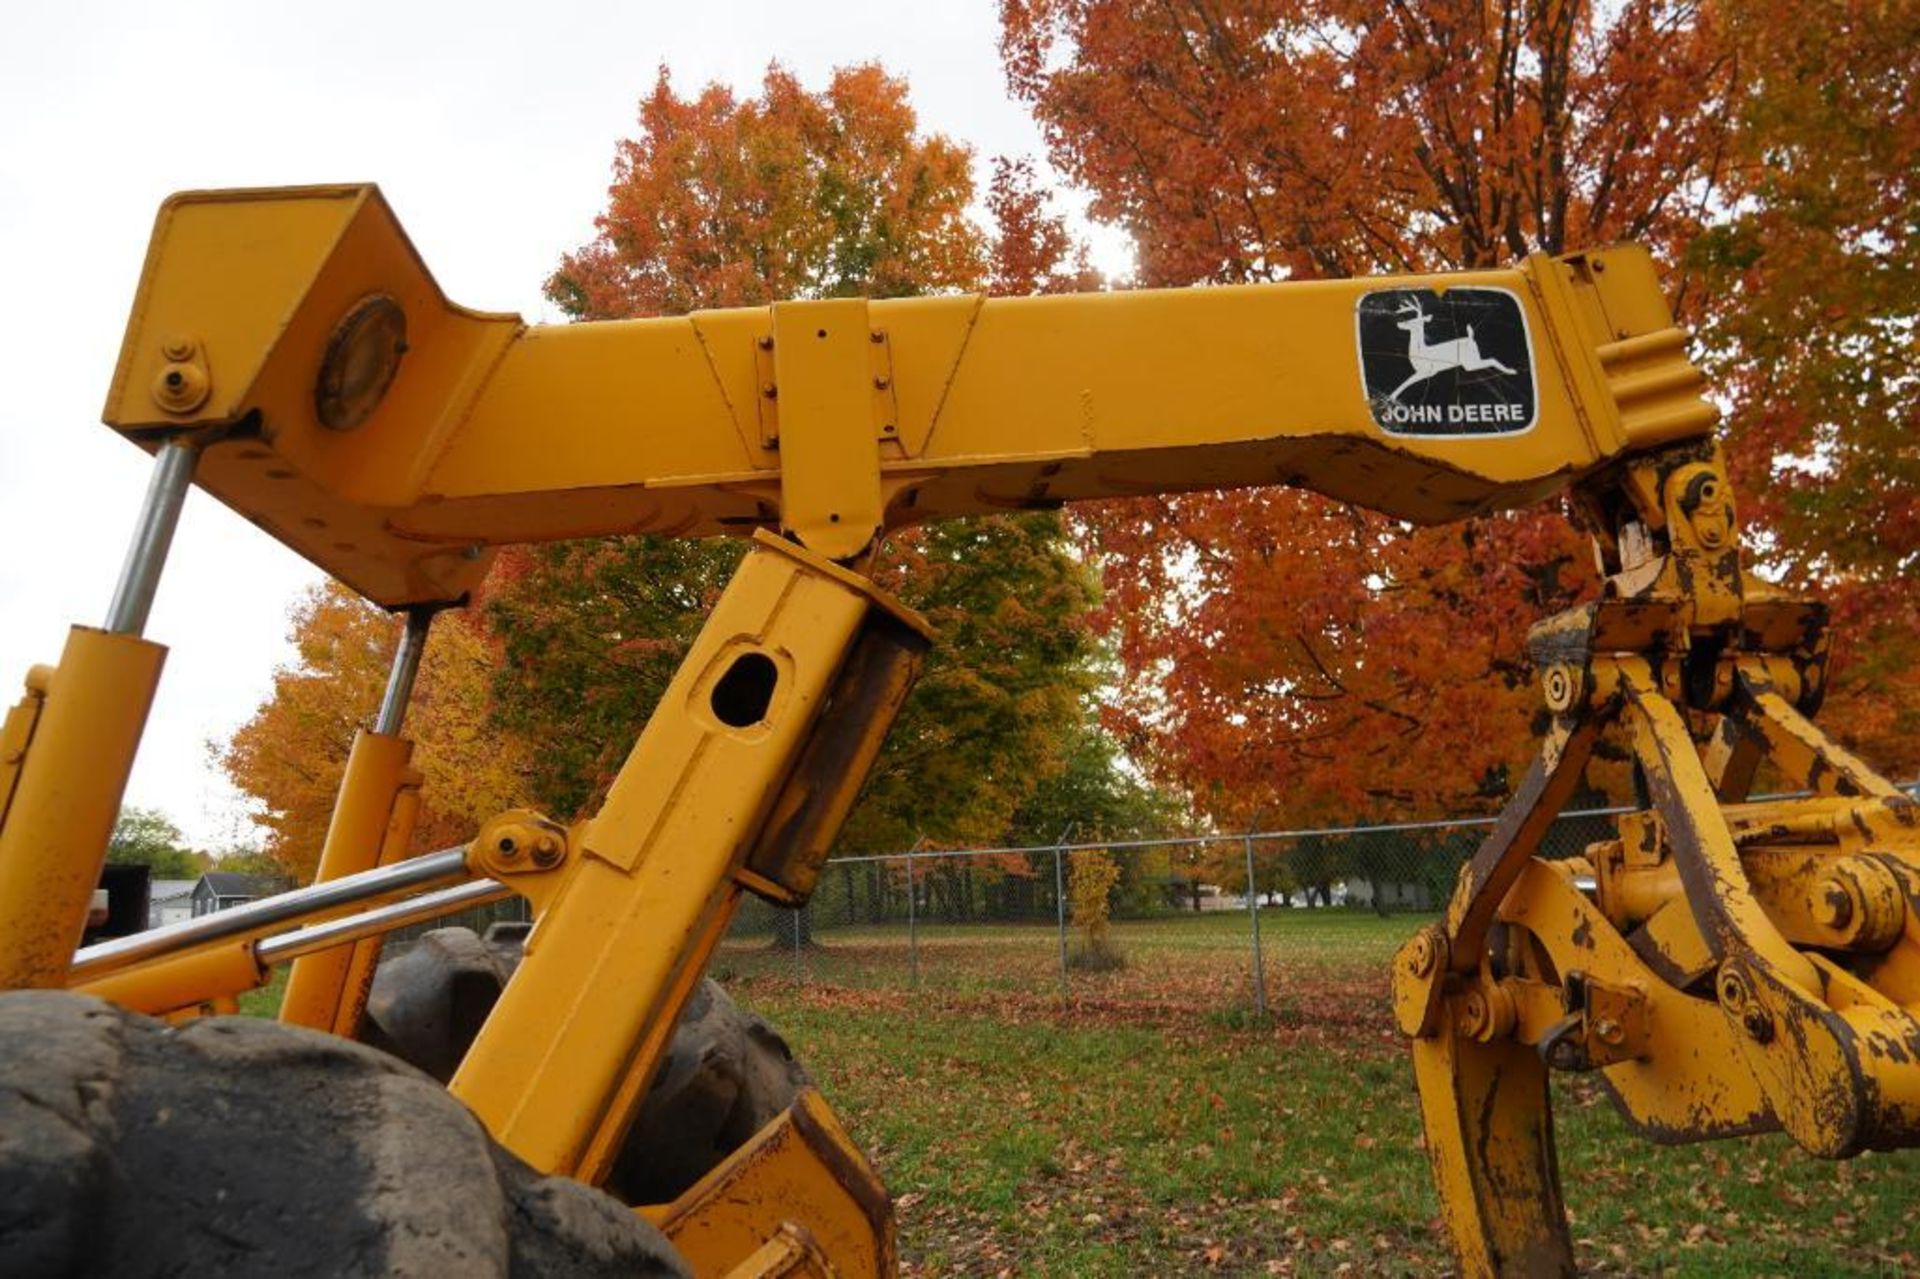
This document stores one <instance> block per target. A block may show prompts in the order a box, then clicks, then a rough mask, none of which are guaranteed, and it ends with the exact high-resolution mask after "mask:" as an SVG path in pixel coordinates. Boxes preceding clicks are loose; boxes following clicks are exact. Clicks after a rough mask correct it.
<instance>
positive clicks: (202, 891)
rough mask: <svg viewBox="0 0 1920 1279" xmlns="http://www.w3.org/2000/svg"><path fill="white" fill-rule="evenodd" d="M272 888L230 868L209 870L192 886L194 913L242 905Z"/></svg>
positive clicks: (255, 899) (211, 912) (201, 913)
mask: <svg viewBox="0 0 1920 1279" xmlns="http://www.w3.org/2000/svg"><path fill="white" fill-rule="evenodd" d="M272 891H273V890H272V889H271V888H270V887H268V886H267V885H266V884H263V883H262V882H261V881H260V880H259V879H257V878H255V877H254V876H252V875H242V874H239V873H238V872H236V871H230V870H210V871H208V872H207V873H206V874H204V875H202V876H201V877H200V882H199V883H197V884H195V885H194V886H193V898H192V900H193V913H194V915H196V916H198V915H211V914H213V913H214V912H215V911H222V910H230V909H232V908H233V907H235V906H244V905H246V904H247V903H248V902H250V901H257V900H259V899H260V898H262V897H266V896H268V895H269V894H271V893H272Z"/></svg>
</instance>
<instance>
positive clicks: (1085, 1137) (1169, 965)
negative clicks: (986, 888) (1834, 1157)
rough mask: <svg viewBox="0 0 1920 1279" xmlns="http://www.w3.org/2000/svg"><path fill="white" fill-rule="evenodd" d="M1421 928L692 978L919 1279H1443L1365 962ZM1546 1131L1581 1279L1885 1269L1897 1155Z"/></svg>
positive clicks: (1220, 935)
mask: <svg viewBox="0 0 1920 1279" xmlns="http://www.w3.org/2000/svg"><path fill="white" fill-rule="evenodd" d="M1422 922H1423V921H1422V920H1420V919H1418V918H1410V917H1406V916H1401V917H1396V918H1391V919H1385V920H1382V919H1378V918H1375V917H1373V916H1369V915H1364V914H1350V913H1347V912H1337V911H1314V912H1307V911H1273V912H1268V913H1266V914H1263V916H1262V930H1263V939H1262V940H1263V951H1264V955H1263V958H1264V965H1263V966H1264V968H1265V971H1266V975H1267V988H1268V995H1269V1000H1270V1004H1271V1007H1272V1013H1273V1015H1272V1016H1271V1017H1270V1018H1268V1019H1266V1020H1261V1019H1258V1018H1255V1017H1254V1016H1252V1015H1251V1008H1250V998H1249V997H1250V973H1251V964H1250V963H1249V960H1248V956H1247V938H1246V919H1245V917H1244V916H1230V915H1206V916H1199V917H1192V916H1189V917H1183V918H1178V919H1173V920H1167V921H1154V922H1143V923H1121V924H1118V925H1116V927H1115V934H1116V937H1117V938H1118V940H1119V943H1120V946H1121V948H1122V950H1123V951H1124V952H1125V954H1126V955H1127V959H1128V964H1127V967H1126V968H1125V969H1123V970H1122V971H1120V972H1116V973H1111V974H1095V973H1080V972H1073V973H1071V974H1070V977H1069V982H1070V985H1069V988H1068V990H1069V994H1068V997H1067V998H1064V999H1063V998H1062V996H1061V987H1060V976H1059V968H1058V950H1057V939H1056V937H1055V934H1054V933H1053V931H1052V930H1051V929H1049V928H1044V927H1041V928H1034V927H1032V926H1024V925H1022V926H997V927H995V926H988V927H971V928H969V927H961V928H953V927H934V928H928V929H923V930H922V931H921V934H920V938H919V943H920V956H919V958H920V982H919V985H918V987H917V988H915V987H914V986H913V985H912V981H911V978H912V974H911V971H910V968H909V966H908V962H907V954H906V949H905V938H904V930H902V929H898V928H894V929H881V930H873V929H859V930H852V929H849V930H823V931H821V932H819V933H818V934H816V941H817V942H818V945H816V946H815V947H813V948H811V949H809V950H808V951H807V952H806V953H805V956H804V959H805V963H806V967H807V971H808V973H809V975H810V977H811V978H812V979H813V980H814V981H815V982H816V983H819V982H820V981H821V979H822V978H823V977H826V976H829V975H832V974H836V973H846V974H851V975H852V980H846V981H843V982H841V984H839V985H836V986H831V987H830V986H827V985H824V984H814V985H809V986H804V987H803V986H797V985H796V984H795V983H794V982H793V981H792V974H793V971H794V957H793V955H792V952H791V951H785V952H782V951H779V950H778V949H777V948H774V949H769V948H768V947H767V946H766V944H765V943H764V942H760V943H758V944H755V943H753V942H750V941H736V942H735V943H733V944H732V945H730V946H729V947H728V948H727V949H726V950H725V951H724V952H723V955H722V958H721V959H720V960H719V961H717V962H716V969H717V970H719V971H721V972H722V973H723V974H726V975H728V976H729V977H730V979H731V980H730V984H731V985H732V988H733V989H734V991H735V993H736V995H737V996H739V997H741V998H742V999H744V1000H746V1001H747V1002H749V1003H750V1004H752V1005H754V1006H755V1007H757V1008H758V1009H759V1010H760V1011H762V1012H764V1013H765V1014H766V1015H767V1016H768V1017H770V1018H771V1019H772V1020H773V1021H774V1022H775V1023H776V1024H777V1025H779V1026H780V1027H781V1028H782V1029H783V1030H784V1031H785V1032H786V1034H787V1036H788V1039H789V1040H790V1042H791V1043H792V1044H793V1046H794V1049H795V1051H796V1053H797V1054H798V1055H799V1056H800V1057H801V1058H802V1059H803V1060H804V1061H805V1062H806V1063H807V1064H808V1067H809V1068H810V1069H811V1070H812V1071H813V1072H814V1075H815V1077H816V1078H817V1079H818V1080H819V1081H820V1083H821V1085H822V1087H823V1089H824V1091H825V1092H826V1094H827V1096H828V1098H829V1099H830V1100H831V1101H832V1102H833V1103H834V1105H835V1106H836V1107H837V1108H839V1109H840V1110H841V1112H842V1114H843V1116H844V1117H845V1118H846V1120H847V1121H848V1124H849V1126H850V1128H851V1130H852V1131H853V1133H854V1135H855V1137H856V1138H857V1139H858V1140H859V1141H860V1142H861V1144H862V1145H863V1146H864V1147H865V1148H866V1149H867V1151H868V1152H869V1154H870V1155H871V1156H872V1158H873V1159H874V1161H875V1163H876V1164H877V1165H878V1166H879V1168H880V1169H881V1172H882V1174H883V1175H884V1176H885V1177H886V1180H887V1182H888V1185H889V1187H890V1188H891V1189H892V1191H893V1193H894V1195H895V1197H896V1201H897V1203H898V1205H899V1212H898V1217H899V1225H900V1234H901V1244H902V1252H903V1255H904V1257H905V1259H906V1261H907V1263H908V1265H909V1267H910V1268H911V1269H912V1271H914V1272H915V1273H920V1274H929V1275H931V1274H997V1273H1001V1272H1008V1273H1012V1274H1019V1275H1025V1274H1042V1275H1076V1276H1078V1275H1088V1276H1099V1275H1132V1274H1141V1273H1161V1274H1172V1273H1190V1272H1195V1271H1203V1270H1212V1271H1216V1272H1220V1273H1232V1274H1340V1273H1348V1274H1367V1275H1371V1274H1437V1273H1442V1272H1444V1271H1446V1270H1447V1269H1448V1267H1449V1264H1450V1263H1449V1259H1448V1255H1447V1248H1446V1243H1445V1239H1444V1236H1443V1235H1442V1234H1441V1232H1440V1230H1439V1226H1438V1222H1437V1220H1436V1214H1437V1213H1438V1206H1437V1203H1436V1201H1435V1199H1434V1196H1433V1191H1432V1188H1431V1180H1430V1177H1429V1173H1428V1168H1427V1161H1426V1156H1425V1153H1424V1150H1423V1147H1422V1142H1421V1138H1420V1125H1419V1114H1418V1104H1417V1098H1416V1096H1415V1093H1414V1089H1413V1080H1412V1072H1411V1069H1410V1067H1409V1065H1408V1062H1407V1056H1406V1048H1405V1044H1404V1041H1403V1040H1402V1039H1401V1038H1400V1037H1399V1035H1398V1034H1397V1033H1396V1032H1395V1031H1394V1029H1393V1027H1392V1023H1391V1018H1390V1015H1389V1013H1388V1009H1387V1004H1386V984H1387V981H1386V973H1387V964H1388V961H1389V960H1390V959H1391V957H1392V955H1393V952H1394V951H1395V949H1397V947H1398V946H1399V944H1400V943H1401V941H1402V940H1404V939H1405V937H1406V936H1407V935H1409V934H1410V933H1411V932H1413V931H1414V929H1416V928H1417V927H1418V926H1419V925H1420V923H1422ZM1554 1106H1555V1113H1556V1119H1557V1129H1556V1137H1557V1141H1558V1144H1559V1149H1560V1154H1561V1166H1562V1179H1563V1183H1564V1185H1565V1188H1566V1196H1567V1201H1568V1206H1569V1209H1570V1212H1571V1215H1572V1220H1573V1233H1574V1236H1575V1239H1576V1246H1577V1249H1578V1257H1579V1261H1580V1263H1581V1265H1582V1266H1583V1268H1586V1269H1588V1270H1590V1271H1593V1272H1596V1273H1616V1274H1672V1275H1701V1276H1706V1275H1725V1274H1773V1275H1796V1276H1798V1275H1856V1274H1859V1275H1864V1274H1905V1273H1913V1272H1915V1270H1916V1268H1917V1267H1920V1151H1912V1152H1904V1153H1901V1154H1897V1155H1870V1156H1867V1157H1864V1158H1862V1159H1859V1160H1856V1161H1853V1162H1851V1163H1841V1164H1836V1163H1825V1162H1821V1161H1818V1160H1814V1159H1811V1158H1809V1157H1807V1156H1806V1155H1804V1154H1802V1153H1800V1152H1799V1151H1798V1150H1797V1149H1796V1148H1795V1147H1794V1146H1793V1145H1792V1143H1791V1142H1789V1141H1787V1140H1786V1139H1785V1138H1782V1137H1778V1136H1771V1137H1762V1138H1751V1139H1743V1140H1736V1141H1727V1142H1717V1143H1709V1144H1705V1145H1700V1146H1691V1147H1678V1148H1673V1147H1668V1148H1662V1147H1656V1146H1653V1145H1650V1144H1648V1143H1646V1142H1644V1141H1642V1140H1640V1139H1638V1138H1637V1137H1635V1136H1633V1135H1632V1134H1631V1133H1630V1132H1629V1131H1628V1130H1627V1128H1626V1126H1625V1124H1624V1123H1623V1122H1622V1121H1621V1120H1620V1118H1619V1117H1618V1116H1617V1115H1616V1114H1615V1113H1614V1111H1613V1108H1612V1105H1611V1103H1610V1102H1608V1101H1607V1100H1606V1099H1605V1097H1604V1094H1603V1093H1602V1091H1601V1089H1600V1088H1599V1086H1598V1084H1597V1082H1596V1081H1594V1080H1593V1079H1590V1078H1572V1077H1561V1078H1559V1079H1557V1080H1556V1084H1555V1094H1554Z"/></svg>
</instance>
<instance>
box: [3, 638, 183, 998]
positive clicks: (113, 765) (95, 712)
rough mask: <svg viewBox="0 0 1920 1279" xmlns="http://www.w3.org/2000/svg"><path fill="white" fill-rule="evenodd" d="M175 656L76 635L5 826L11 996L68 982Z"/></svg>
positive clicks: (49, 684) (50, 692)
mask: <svg viewBox="0 0 1920 1279" xmlns="http://www.w3.org/2000/svg"><path fill="white" fill-rule="evenodd" d="M165 657H166V649H165V648H163V647H161V646H160V645H158V644H154V643H150V642H149V641H147V640H142V639H136V638H134V637H132V636H128V635H113V634H109V633H108V632H106V631H100V630H95V629H93V628H92V627H88V626H76V627H74V628H73V629H72V630H71V631H70V632H68V635H67V644H66V648H65V649H64V650H63V651H62V653H61V655H60V664H59V666H58V667H57V668H55V670H54V672H53V674H52V677H51V678H50V679H48V680H47V681H46V691H45V694H44V697H43V700H42V704H41V706H40V709H39V712H38V715H37V716H36V717H35V723H34V724H33V727H32V738H31V741H30V742H29V743H28V745H27V747H26V753H25V756H24V758H22V759H21V760H20V761H19V762H18V764H17V765H16V767H17V770H18V772H17V776H16V777H15V779H14V782H13V795H12V798H11V800H10V801H9V802H8V803H7V806H6V824H5V825H4V826H0V990H17V989H20V988H22V987H30V986H40V987H54V988H57V987H60V986H64V985H65V984H66V973H67V966H68V964H69V963H71V962H72V958H73V950H74V947H75V946H77V945H79V944H80V937H81V934H82V932H83V931H84V930H85V928H86V920H87V907H88V905H89V903H90V902H91V901H92V899H93V891H94V888H95V886H97V885H98V884H99V882H100V867H101V865H102V864H103V863H104V862H105V860H106V855H107V839H108V837H109V836H110V835H111V834H112V833H113V823H114V819H115V818H117V817H118V816H119V813H120V796H121V793H122V792H123V791H124V790H125V789H126V785H127V775H128V774H129V773H130V772H132V770H133V756H134V752H135V750H136V749H138V747H139V745H140V731H141V729H142V728H144V727H145V726H146V722H147V709H148V708H149V707H150V706H151V705H152V703H153V691H154V688H155V687H156V686H157V685H158V684H159V681H160V666H161V663H162V662H163V661H164V660H165ZM8 723H9V727H10V728H11V727H13V725H14V720H13V717H12V715H11V714H10V715H9V718H8Z"/></svg>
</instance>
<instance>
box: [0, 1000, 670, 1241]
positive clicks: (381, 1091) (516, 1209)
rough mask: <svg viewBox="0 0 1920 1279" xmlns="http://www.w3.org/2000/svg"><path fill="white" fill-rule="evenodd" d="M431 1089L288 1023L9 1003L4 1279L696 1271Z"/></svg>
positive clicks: (1, 1234) (83, 1004) (1, 1119)
mask: <svg viewBox="0 0 1920 1279" xmlns="http://www.w3.org/2000/svg"><path fill="white" fill-rule="evenodd" d="M688 1273H689V1272H688V1270H687V1268H686V1266H685V1264H684V1263H683V1262H682V1261H681V1259H680V1258H679V1256H678V1254H677V1253H675V1252H674V1250H673V1248H672V1246H671V1245H670V1244H669V1243H668V1242H667V1241H666V1239H665V1237H664V1236H662V1235H661V1234H660V1232H659V1231H658V1230H656V1229H655V1228H654V1227H653V1226H651V1225H649V1224H648V1223H647V1222H645V1221H643V1220H642V1219H640V1218H639V1217H638V1216H636V1215H635V1214H634V1213H632V1212H631V1211H629V1210H627V1209H626V1208H624V1207H622V1206H621V1205H620V1204H618V1203H616V1202H615V1201H614V1200H613V1199H612V1198H611V1197H609V1196H606V1195H603V1194H600V1193H599V1192H597V1191H594V1190H591V1189H589V1188H587V1187H585V1186H582V1185H580V1184H579V1183H578V1182H574V1181H571V1180H569V1179H567V1178H564V1177H546V1176H542V1175H541V1174H539V1173H537V1172H535V1171H534V1170H533V1169H531V1168H529V1167H528V1166H527V1165H526V1164H524V1163H522V1162H521V1161H520V1160H519V1159H517V1158H515V1157H514V1156H513V1155H512V1154H511V1153H509V1152H508V1151H506V1150H505V1149H503V1148H502V1147H501V1146H499V1145H497V1144H496V1143H495V1142H493V1141H492V1140H491V1139H490V1138H489V1137H488V1136H487V1134H486V1132H485V1130H484V1129H482V1128H481V1126H480V1123H479V1121H478V1120H476V1119H475V1118H474V1117H473V1115H472V1114H471V1113H469V1112H468V1111H467V1109H466V1108H465V1107H463V1106H462V1105H460V1103H459V1102H457V1101H455V1100H454V1099H453V1098H452V1097H450V1096H448V1095H447V1092H446V1090H445V1089H443V1088H441V1087H439V1086H438V1085H436V1084H435V1083H434V1082H433V1081H432V1080H430V1079H428V1078H427V1077H426V1076H425V1075H423V1074H421V1073H420V1072H418V1071H416V1070H414V1069H413V1068H412V1067H410V1066H406V1065H404V1064H402V1063H400V1062H398V1061H395V1060H394V1059H393V1058H391V1057H389V1056H387V1055H385V1054H383V1053H379V1052H375V1051H374V1050H372V1049H370V1048H367V1047H364V1046H362V1045H360V1044H356V1043H351V1042H349V1041H346V1040H342V1039H338V1038H335V1037H334V1036H331V1035H324V1034H319V1033H316V1032H313V1031H308V1030H303V1029H299V1028H296V1027H289V1026H282V1025H280V1024H279V1023H277V1022H271V1021H261V1020H255V1019H251V1018H245V1017H215V1018H208V1019H205V1020H201V1021H195V1022H190V1023H187V1024H185V1025H183V1026H180V1027H177V1028H176V1027H170V1026H168V1025H166V1024H164V1023H162V1022H159V1021H155V1020H153V1019H151V1018H148V1017H142V1016H139V1015H138V1014H134V1013H129V1012H126V1011H124V1010H122V1009H119V1008H116V1007H114V1006H112V1005H111V1004H107V1003H105V1002H103V1001H101V1000H98V999H94V998H92V997H90V996H86V995H77V994H71V993H68V992H66V991H18V992H13V993H8V994H0V1275H36V1276H39V1275H48V1276H58V1275H117V1276H147V1275H153V1276H160V1275H170V1276H171V1275H191V1274H234V1275H255V1274H260V1275H266V1274H270V1275H275V1276H309V1275H311V1276H331V1275H414V1276H423V1277H426V1276H439V1275H455V1274H457V1275H499V1276H511V1277H514V1279H520V1277H524V1276H542V1275H554V1276H562V1275H566V1276H572V1275H608V1276H611V1275H616V1274H620V1275H632V1274H640V1275H675V1276H678V1275H686V1274H688Z"/></svg>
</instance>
